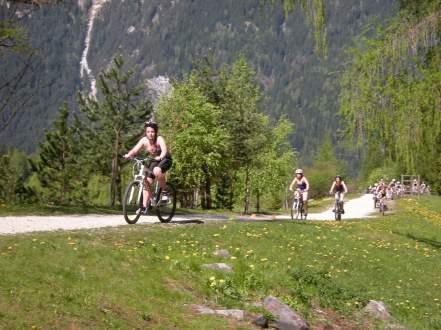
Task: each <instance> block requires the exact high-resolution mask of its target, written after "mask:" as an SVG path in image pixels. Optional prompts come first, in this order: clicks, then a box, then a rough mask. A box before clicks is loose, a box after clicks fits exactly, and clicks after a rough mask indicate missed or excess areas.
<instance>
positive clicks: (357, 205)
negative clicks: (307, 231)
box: [276, 194, 374, 221]
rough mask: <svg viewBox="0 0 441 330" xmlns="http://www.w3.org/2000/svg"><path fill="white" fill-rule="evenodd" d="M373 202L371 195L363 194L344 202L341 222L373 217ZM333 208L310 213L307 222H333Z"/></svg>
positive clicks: (283, 217) (278, 217)
mask: <svg viewBox="0 0 441 330" xmlns="http://www.w3.org/2000/svg"><path fill="white" fill-rule="evenodd" d="M373 206H374V202H373V199H372V195H370V194H365V195H363V196H361V197H358V198H354V199H351V200H349V201H346V202H345V204H344V208H345V214H343V215H342V218H343V220H345V219H363V218H369V217H371V216H373V212H374V209H373ZM332 209H333V207H330V208H329V209H327V210H326V211H324V212H321V213H310V214H308V218H307V219H308V220H318V221H326V220H334V219H335V218H334V212H332ZM288 217H289V216H287V215H283V216H277V217H276V219H286V218H288Z"/></svg>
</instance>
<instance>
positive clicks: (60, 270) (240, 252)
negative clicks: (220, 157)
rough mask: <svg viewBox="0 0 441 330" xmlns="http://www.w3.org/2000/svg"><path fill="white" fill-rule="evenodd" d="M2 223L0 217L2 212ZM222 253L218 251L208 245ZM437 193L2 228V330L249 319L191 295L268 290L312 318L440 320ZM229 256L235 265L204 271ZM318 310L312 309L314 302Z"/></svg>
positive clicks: (230, 300)
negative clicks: (321, 206)
mask: <svg viewBox="0 0 441 330" xmlns="http://www.w3.org/2000/svg"><path fill="white" fill-rule="evenodd" d="M0 221H1V219H0ZM217 248H224V249H227V250H229V251H230V253H231V254H232V257H231V258H229V259H227V260H225V259H221V258H219V257H214V256H213V255H212V253H213V251H214V250H216V249H217ZM440 260H441V198H440V197H427V198H421V199H419V200H416V201H412V200H404V199H403V200H400V201H399V202H398V211H397V212H395V213H394V214H393V215H392V214H389V215H386V216H385V217H381V218H378V219H374V220H369V221H351V222H342V223H336V222H325V223H324V222H306V223H295V222H289V221H284V222H256V223H250V222H234V221H226V222H218V223H208V224H205V225H197V224H190V225H189V224H187V225H174V224H168V225H162V224H160V225H144V226H142V225H134V226H124V227H120V228H113V229H99V230H87V231H86V230H84V231H75V232H54V233H38V234H26V235H17V236H2V237H1V238H0V278H1V281H0V328H5V329H12V328H14V329H17V328H18V329H29V328H38V329H40V328H41V329H43V328H44V329H47V328H70V329H88V328H121V329H131V328H154V329H170V328H179V329H224V328H231V329H236V328H241V329H249V328H252V325H251V324H250V323H247V322H238V321H233V320H230V319H226V318H222V317H217V316H200V315H195V314H194V313H192V311H191V310H190V308H189V307H188V306H187V305H188V304H205V305H207V306H212V307H219V306H222V307H227V308H243V309H246V310H247V311H250V312H259V308H257V307H255V306H253V303H255V302H258V301H260V300H261V299H262V298H263V297H265V296H266V295H269V294H272V295H275V296H277V297H279V298H281V299H283V300H284V301H285V302H286V303H288V304H289V305H290V306H292V307H293V308H295V309H296V310H297V311H299V312H300V313H301V314H302V315H303V316H304V317H305V318H306V319H307V320H308V322H309V323H310V324H311V325H313V327H316V328H324V327H325V326H326V325H327V324H331V325H332V324H334V323H338V324H340V326H343V327H344V328H354V329H356V328H380V329H381V328H382V327H383V325H382V324H381V323H378V322H375V321H373V320H371V319H369V318H367V316H365V315H363V314H362V313H361V312H360V310H361V308H362V307H363V306H364V305H365V303H366V302H367V301H368V300H369V299H374V300H382V301H384V302H385V303H386V305H387V306H388V307H389V309H390V312H391V314H392V315H393V317H394V318H395V319H396V320H397V322H398V323H400V324H402V325H404V326H407V327H409V328H411V329H441V266H440ZM210 262H226V263H228V264H230V265H232V266H233V269H234V273H232V274H223V273H218V272H215V271H210V270H206V269H201V265H202V264H203V263H210ZM318 309H320V310H321V312H318Z"/></svg>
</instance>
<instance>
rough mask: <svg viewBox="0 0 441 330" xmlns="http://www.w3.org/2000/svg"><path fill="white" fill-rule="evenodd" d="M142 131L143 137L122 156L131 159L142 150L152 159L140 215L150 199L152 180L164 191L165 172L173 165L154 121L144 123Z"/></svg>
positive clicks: (164, 196)
mask: <svg viewBox="0 0 441 330" xmlns="http://www.w3.org/2000/svg"><path fill="white" fill-rule="evenodd" d="M144 129H145V136H144V137H143V138H141V140H139V142H138V143H137V144H136V145H135V146H134V147H133V148H132V150H130V151H129V152H128V153H127V154H125V155H124V158H133V157H134V156H135V155H136V154H137V153H138V152H139V151H140V150H141V149H144V150H145V151H146V152H147V153H148V154H149V155H150V156H151V157H153V158H154V160H153V161H152V162H151V163H150V166H149V168H148V169H147V173H146V174H147V175H146V179H145V185H144V192H143V206H142V207H141V209H140V210H139V211H140V212H142V213H146V209H147V207H148V205H149V202H150V198H151V197H152V192H151V190H150V185H151V184H152V183H153V180H154V179H155V178H156V180H158V183H159V186H160V187H161V189H163V190H164V189H165V188H166V182H165V172H166V171H167V170H169V169H170V167H171V166H172V163H173V161H172V158H171V155H170V152H169V151H168V149H167V145H166V144H165V140H164V138H163V137H162V136H160V135H158V129H159V127H158V124H157V123H155V122H154V121H148V122H145V123H144ZM166 193H167V192H166V191H164V193H163V198H167V195H166Z"/></svg>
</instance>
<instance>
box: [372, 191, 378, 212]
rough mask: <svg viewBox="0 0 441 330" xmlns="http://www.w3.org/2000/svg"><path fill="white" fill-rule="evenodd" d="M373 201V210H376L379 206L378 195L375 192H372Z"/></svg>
mask: <svg viewBox="0 0 441 330" xmlns="http://www.w3.org/2000/svg"><path fill="white" fill-rule="evenodd" d="M373 199H374V209H376V208H377V207H378V205H379V199H378V193H377V192H376V191H375V192H374V196H373Z"/></svg>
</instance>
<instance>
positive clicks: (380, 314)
mask: <svg viewBox="0 0 441 330" xmlns="http://www.w3.org/2000/svg"><path fill="white" fill-rule="evenodd" d="M363 310H364V311H365V312H366V313H368V314H370V315H371V316H373V317H375V318H376V319H379V320H383V321H390V320H391V319H392V316H391V315H390V314H389V312H388V310H387V307H386V305H385V304H384V302H382V301H376V300H369V303H368V304H367V305H366V306H365V307H364V308H363Z"/></svg>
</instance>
